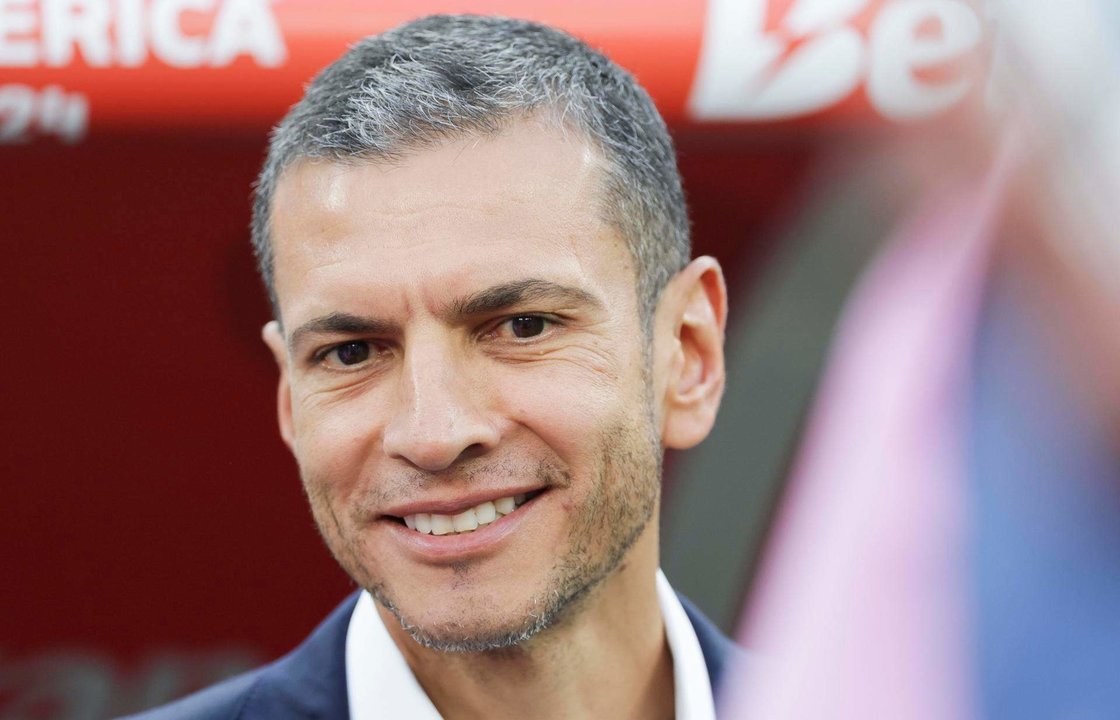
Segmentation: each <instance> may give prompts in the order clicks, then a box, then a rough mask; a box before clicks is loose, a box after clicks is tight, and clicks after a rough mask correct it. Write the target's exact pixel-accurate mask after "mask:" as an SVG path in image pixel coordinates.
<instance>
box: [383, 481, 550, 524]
mask: <svg viewBox="0 0 1120 720" xmlns="http://www.w3.org/2000/svg"><path fill="white" fill-rule="evenodd" d="M542 492H544V491H543V490H536V491H534V492H531V493H521V494H518V495H510V496H509V497H503V498H498V499H496V500H487V501H486V502H483V503H479V504H478V505H475V506H474V507H472V508H468V509H467V510H464V511H463V512H461V513H457V514H455V515H440V514H438V513H416V514H414V515H406V516H404V517H403V518H398V519H399V520H400V521H401V522H403V523H404V524H405V525H406V526H408V528H409V529H410V530H415V531H416V532H418V533H420V534H422V535H466V534H469V533H472V532H474V531H475V530H478V529H479V528H483V527H486V526H487V525H489V524H490V523H492V522H495V521H497V520H500V519H501V518H502V517H504V516H506V515H509V514H510V513H512V512H514V511H515V510H517V509H518V508H519V507H521V506H522V505H524V504H525V503H527V502H529V501H530V500H532V499H533V498H535V497H537V496H538V495H540V494H541V493H542Z"/></svg>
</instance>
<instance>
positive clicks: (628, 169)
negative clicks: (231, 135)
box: [252, 15, 690, 330]
mask: <svg viewBox="0 0 1120 720" xmlns="http://www.w3.org/2000/svg"><path fill="white" fill-rule="evenodd" d="M531 114H543V115H544V116H545V117H549V118H552V119H554V120H555V121H556V122H557V125H558V127H559V128H561V129H567V128H572V129H574V130H576V131H577V132H579V133H581V134H582V135H583V136H584V137H585V139H586V140H587V141H588V142H589V143H590V144H591V146H592V147H593V148H594V149H597V150H598V151H599V153H600V154H601V156H602V158H601V159H602V160H603V171H602V172H603V178H602V180H603V183H602V185H603V187H602V192H603V197H602V203H601V204H602V212H603V214H604V219H605V221H606V222H608V223H610V224H611V225H612V226H613V227H614V228H615V229H616V230H617V231H618V232H619V233H620V234H621V235H622V237H623V238H624V239H625V240H626V241H627V243H628V245H629V248H630V252H631V254H632V255H633V257H634V261H635V265H636V266H637V278H636V281H637V291H638V306H639V311H640V312H641V314H642V318H643V320H644V322H645V324H646V326H647V330H648V328H649V325H650V323H651V322H652V316H653V311H654V308H655V307H656V305H657V300H658V298H659V296H660V294H661V291H662V289H663V288H664V287H665V285H666V283H668V281H669V279H670V278H671V277H672V276H673V275H674V274H676V272H677V271H679V270H680V269H681V268H683V267H684V266H685V265H686V264H687V263H688V260H689V256H690V248H689V226H688V212H687V209H686V207H685V202H684V193H683V191H682V189H681V181H680V174H679V173H678V171H677V163H676V155H675V153H674V151H673V143H672V140H671V139H670V138H669V133H668V131H667V130H666V128H665V122H664V121H663V120H662V119H661V116H660V115H659V114H658V112H657V109H656V108H655V107H654V105H653V101H652V100H651V99H650V97H649V95H648V94H647V93H646V92H645V90H643V89H642V87H641V86H640V85H638V83H637V81H636V80H635V79H634V77H633V76H632V75H630V74H629V73H628V72H626V71H625V70H623V69H622V68H620V67H619V66H618V65H615V64H614V63H613V62H611V61H610V60H609V59H607V57H606V56H604V55H603V54H602V53H599V52H597V51H595V50H593V49H591V48H590V47H588V46H587V45H586V44H584V43H583V42H581V41H580V40H578V39H576V38H574V37H572V36H571V35H568V34H567V33H564V32H562V31H559V30H556V29H554V28H550V27H547V26H545V25H540V24H538V23H533V22H529V21H525V20H512V19H508V18H497V17H479V16H471V15H433V16H430V17H425V18H421V19H419V20H414V21H412V22H409V23H406V24H404V25H400V26H398V27H396V28H393V29H392V30H388V31H386V32H384V33H382V34H380V35H374V36H371V37H368V38H366V39H364V40H362V41H360V42H358V43H357V44H356V45H354V46H353V47H352V48H351V49H350V50H349V51H348V52H347V53H346V54H345V55H343V56H342V57H341V58H339V59H338V60H337V61H335V62H334V63H333V64H331V65H329V66H328V67H326V68H325V69H324V70H322V71H321V72H320V73H319V74H318V75H317V76H316V77H315V79H314V80H312V82H311V84H310V85H309V86H308V87H307V91H306V92H305V94H304V96H303V99H301V100H300V101H299V102H298V103H297V104H296V105H295V106H293V107H292V109H291V110H290V111H289V112H288V114H287V116H286V117H285V118H284V119H283V120H282V121H281V122H280V124H279V125H277V127H276V128H275V129H274V130H273V132H272V137H271V142H270V144H269V148H268V157H267V159H266V160H265V163H264V167H263V168H262V169H261V173H260V177H259V178H258V179H257V183H256V191H255V194H254V199H253V220H252V241H253V249H254V251H255V253H256V256H257V262H258V264H259V268H260V272H261V276H262V278H263V279H264V283H265V286H266V288H267V289H268V293H269V299H270V300H271V301H272V306H273V312H274V313H276V316H277V318H279V305H278V303H277V298H276V291H275V285H274V282H273V280H274V277H273V270H274V268H273V251H272V244H271V239H270V237H269V218H270V215H271V208H272V198H273V194H274V193H275V190H276V185H277V182H278V181H279V178H280V176H281V174H282V173H283V172H284V170H285V169H286V168H288V167H289V166H290V165H291V164H292V163H294V162H295V161H297V160H299V159H302V158H326V159H330V160H335V161H344V162H349V161H353V160H355V159H360V160H370V161H374V162H377V161H389V162H391V161H394V160H398V159H400V158H402V157H403V156H405V155H407V153H408V152H409V151H415V150H419V149H424V148H426V147H433V146H436V145H438V144H440V143H441V142H446V141H447V140H449V139H452V138H455V137H460V136H464V135H471V134H479V135H482V134H491V133H496V132H499V131H501V130H502V128H504V127H506V126H508V125H509V123H511V122H512V121H515V120H517V119H520V118H524V117H527V116H529V115H531Z"/></svg>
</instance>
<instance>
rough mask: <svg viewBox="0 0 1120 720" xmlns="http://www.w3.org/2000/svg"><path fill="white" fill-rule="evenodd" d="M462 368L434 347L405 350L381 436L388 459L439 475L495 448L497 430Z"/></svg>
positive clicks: (447, 353) (475, 384)
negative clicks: (388, 417) (467, 459)
mask: <svg viewBox="0 0 1120 720" xmlns="http://www.w3.org/2000/svg"><path fill="white" fill-rule="evenodd" d="M466 364H467V363H465V362H464V361H462V360H460V359H458V358H456V357H454V353H452V352H450V351H448V350H447V349H446V348H441V347H439V346H438V345H437V344H436V343H427V344H425V345H423V346H421V345H420V344H419V343H416V344H413V345H412V347H410V348H408V350H406V353H405V357H404V360H403V367H402V372H401V375H400V380H399V388H398V392H397V397H396V401H395V402H396V408H394V410H393V415H392V417H391V419H390V421H389V423H388V424H387V425H386V426H385V434H384V438H383V442H384V448H385V453H386V454H387V455H388V456H389V457H393V458H398V459H403V460H405V461H407V462H409V463H411V464H412V465H415V466H416V467H417V468H420V469H421V470H426V471H428V472H438V471H440V470H444V469H446V468H448V467H450V466H451V465H453V464H454V463H455V461H456V460H458V459H460V458H465V457H467V456H474V455H479V454H483V453H485V452H486V451H488V450H490V449H492V448H494V447H495V446H496V445H497V443H498V437H499V429H498V426H497V425H496V424H495V423H494V422H493V418H491V417H488V414H487V412H486V408H485V407H484V405H483V404H482V402H483V401H484V399H485V398H484V392H482V391H481V390H480V387H479V382H478V380H479V379H478V378H472V377H471V376H470V373H468V372H466V371H465V370H464V367H463V366H464V365H466ZM472 380H473V381H474V382H472Z"/></svg>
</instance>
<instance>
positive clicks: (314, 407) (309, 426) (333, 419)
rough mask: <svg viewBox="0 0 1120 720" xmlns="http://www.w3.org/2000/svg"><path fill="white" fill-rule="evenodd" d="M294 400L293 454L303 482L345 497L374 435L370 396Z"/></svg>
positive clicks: (365, 456)
mask: <svg viewBox="0 0 1120 720" xmlns="http://www.w3.org/2000/svg"><path fill="white" fill-rule="evenodd" d="M297 400H298V401H296V402H293V408H292V426H293V430H294V436H295V437H294V441H295V442H294V453H295V456H296V461H297V462H298V463H299V467H300V472H301V475H302V476H303V479H304V482H305V483H308V484H309V485H314V486H318V487H320V488H321V489H322V490H328V491H329V495H330V496H331V497H335V498H342V499H345V498H346V497H348V496H350V494H351V493H352V492H353V491H354V490H355V488H356V487H357V485H358V480H359V478H360V477H361V474H362V469H363V467H364V465H365V462H366V461H367V459H368V458H369V457H370V455H369V452H370V448H371V446H372V443H373V441H374V438H375V433H376V427H377V424H376V422H375V421H374V420H375V419H374V416H373V415H372V414H371V411H370V407H369V406H370V405H371V404H372V403H371V398H365V397H354V398H349V399H347V400H346V401H341V402H338V401H336V402H318V401H316V399H315V398H298V399H297Z"/></svg>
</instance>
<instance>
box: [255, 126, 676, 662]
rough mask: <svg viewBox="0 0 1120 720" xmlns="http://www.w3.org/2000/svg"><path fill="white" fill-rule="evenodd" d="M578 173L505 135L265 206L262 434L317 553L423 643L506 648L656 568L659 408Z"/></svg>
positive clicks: (289, 179)
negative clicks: (272, 422)
mask: <svg viewBox="0 0 1120 720" xmlns="http://www.w3.org/2000/svg"><path fill="white" fill-rule="evenodd" d="M599 173H600V170H599V167H598V163H597V160H596V157H595V155H593V154H592V153H591V152H589V151H588V150H587V148H586V147H585V146H584V145H583V144H582V143H580V142H579V141H577V140H576V139H575V138H574V137H568V138H564V137H562V136H561V135H559V134H558V133H556V132H555V131H552V130H548V129H545V128H544V127H541V126H538V125H537V124H535V123H531V122H523V123H520V124H517V125H515V126H513V127H512V128H510V129H508V130H506V131H505V132H503V133H501V134H499V135H496V136H491V137H485V138H470V139H464V140H458V141H454V142H451V143H449V144H446V145H444V146H442V147H439V148H437V149H432V150H424V151H419V152H417V153H414V154H412V155H409V156H408V157H406V158H405V159H404V160H403V161H401V162H398V163H394V164H392V165H388V164H371V163H361V162H357V163H354V164H341V163H334V162H327V161H318V162H313V161H302V162H300V163H298V164H296V165H295V166H293V167H292V168H290V169H289V170H288V171H287V172H286V173H285V175H284V177H283V178H282V179H281V181H280V184H279V187H278V188H277V192H276V195H275V200H274V208H273V218H272V230H273V232H272V234H273V242H274V248H275V273H276V274H275V282H276V292H277V295H278V298H279V303H280V311H281V315H282V318H283V323H284V331H283V336H282V337H281V336H280V334H278V333H275V332H273V334H272V336H271V338H270V344H271V345H272V346H273V350H274V351H275V352H276V353H277V356H278V358H279V359H280V362H281V367H282V378H281V388H280V414H281V425H282V428H283V432H284V435H285V438H286V439H287V441H288V442H289V444H290V446H291V448H292V451H293V453H294V454H295V456H296V459H297V461H298V463H299V466H300V471H301V475H302V477H303V482H304V485H305V487H306V491H307V495H308V497H309V499H310V502H311V507H312V511H313V514H314V516H315V520H316V522H317V523H318V525H319V528H320V531H321V532H322V534H323V537H324V538H325V540H326V542H327V544H328V546H329V547H330V549H331V551H332V552H333V554H334V555H335V557H336V558H337V559H338V561H339V562H340V563H341V564H342V566H343V567H344V569H346V571H347V572H348V573H349V574H350V575H351V576H352V577H353V578H354V579H355V580H356V581H357V582H358V583H359V584H360V585H361V586H363V587H365V588H367V589H369V590H371V591H372V592H373V593H374V594H375V595H376V596H377V597H378V598H379V599H380V600H381V601H382V602H383V603H384V604H385V605H386V606H387V607H390V608H391V609H392V610H393V612H395V613H396V614H397V615H398V616H399V617H400V618H401V620H402V622H403V623H404V625H405V626H406V627H407V628H409V629H410V631H411V632H412V633H413V635H414V637H417V638H418V639H421V640H422V641H424V642H425V643H426V644H431V645H435V646H441V647H447V648H450V647H456V648H460V649H472V648H473V649H481V648H484V647H490V646H497V645H501V644H508V643H510V642H513V641H515V640H516V639H518V638H520V637H522V636H525V635H526V634H530V633H531V632H533V631H534V630H536V629H540V628H541V627H542V626H544V625H547V624H548V622H550V621H551V620H552V619H553V617H554V616H555V615H556V614H557V613H558V612H559V611H560V610H561V609H563V608H564V607H565V606H567V605H569V604H570V601H571V600H573V599H575V598H577V597H580V596H582V595H583V594H584V591H585V590H587V589H589V588H590V587H592V586H594V585H595V584H596V583H597V581H599V580H600V579H602V578H603V577H605V576H608V575H610V574H611V572H612V571H614V570H615V569H616V567H617V566H618V564H619V562H620V560H621V559H622V557H623V555H624V554H625V553H626V551H627V550H628V549H629V548H631V546H632V545H633V544H634V543H635V541H636V540H638V539H639V537H641V538H642V542H641V543H640V544H639V547H640V548H642V550H641V552H643V553H653V554H654V555H655V554H656V538H655V534H656V528H655V527H653V525H652V524H650V523H649V522H648V521H649V519H650V517H651V515H652V514H653V511H654V509H655V508H656V504H657V497H658V487H659V483H660V456H661V443H660V438H659V436H658V432H657V430H656V427H657V421H656V419H655V418H656V417H657V416H658V414H659V409H658V408H657V407H656V401H655V400H654V399H653V397H654V394H653V393H652V392H651V391H650V387H649V382H650V380H649V373H648V371H647V362H646V358H645V356H644V354H643V345H644V343H645V339H644V337H643V333H642V323H641V321H640V318H639V316H638V312H637V306H638V303H637V298H636V295H635V271H634V267H633V258H632V257H631V255H630V253H629V251H628V249H627V247H626V245H625V243H624V242H623V240H622V239H621V238H620V237H619V236H618V235H617V233H616V232H615V231H614V230H613V229H612V228H610V227H608V226H607V225H606V224H605V223H604V222H603V221H602V220H601V219H600V213H599V210H598V197H597V188H598V186H599V179H600V175H599ZM268 337H269V335H268V333H266V338H268ZM511 506H516V508H515V509H514V508H513V507H511ZM472 509H473V511H474V512H470V511H471V510H472ZM510 510H512V512H508V513H507V514H503V511H510ZM475 523H480V524H479V526H478V527H477V529H474V530H470V529H469V528H470V527H472V526H473V525H474V524H475ZM482 523H484V524H482ZM449 528H450V529H451V530H453V532H447V530H448V529H449ZM454 530H460V531H461V532H454ZM651 535H652V536H653V537H652V539H651V538H650V536H651ZM652 562H654V563H655V562H656V560H652Z"/></svg>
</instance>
